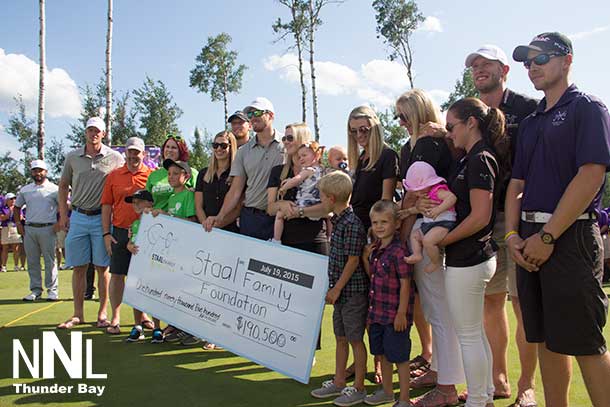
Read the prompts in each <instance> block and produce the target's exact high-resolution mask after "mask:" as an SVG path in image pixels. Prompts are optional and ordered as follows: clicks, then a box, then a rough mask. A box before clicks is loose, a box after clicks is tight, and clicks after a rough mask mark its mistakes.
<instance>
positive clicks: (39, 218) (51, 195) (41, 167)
mask: <svg viewBox="0 0 610 407" xmlns="http://www.w3.org/2000/svg"><path fill="white" fill-rule="evenodd" d="M30 170H31V172H30V173H31V175H32V178H33V179H34V182H32V183H31V184H27V185H26V186H24V187H23V188H21V190H20V191H19V193H18V194H17V201H16V202H15V206H14V207H13V213H14V214H15V219H19V217H20V213H21V208H22V207H23V206H24V205H25V206H27V208H28V210H27V214H26V218H25V226H24V225H23V224H22V223H21V222H16V224H17V230H18V231H19V234H20V235H21V236H23V244H24V247H25V254H26V256H27V259H28V273H29V275H30V294H28V295H26V296H25V297H23V300H24V301H35V300H37V299H39V298H40V297H41V295H42V292H43V289H42V270H41V267H40V256H42V258H43V259H44V277H45V279H44V280H45V281H44V282H45V287H47V301H57V300H58V299H59V294H58V292H57V286H58V283H57V266H56V265H55V241H56V234H55V228H56V224H57V190H58V187H57V185H55V184H54V183H52V182H51V181H49V180H48V179H47V164H46V163H45V162H44V161H42V160H34V161H32V163H31V165H30Z"/></svg>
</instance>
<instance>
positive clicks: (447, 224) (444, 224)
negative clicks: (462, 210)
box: [420, 220, 457, 236]
mask: <svg viewBox="0 0 610 407" xmlns="http://www.w3.org/2000/svg"><path fill="white" fill-rule="evenodd" d="M456 224H457V223H456V222H455V221H453V220H439V221H438V222H425V223H422V224H421V227H420V230H421V233H422V235H424V236H425V235H426V233H428V232H429V231H430V230H431V229H432V228H445V229H447V230H449V231H451V230H453V228H454V227H455V225H456Z"/></svg>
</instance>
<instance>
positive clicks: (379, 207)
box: [369, 199, 398, 220]
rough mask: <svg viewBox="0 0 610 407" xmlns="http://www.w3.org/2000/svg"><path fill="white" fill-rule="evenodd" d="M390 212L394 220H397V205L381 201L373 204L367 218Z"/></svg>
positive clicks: (385, 200)
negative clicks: (375, 214) (374, 214)
mask: <svg viewBox="0 0 610 407" xmlns="http://www.w3.org/2000/svg"><path fill="white" fill-rule="evenodd" d="M385 212H390V213H391V214H392V218H393V219H394V220H397V219H398V205H396V204H395V203H394V202H392V201H390V200H387V199H382V200H379V201H377V202H375V203H374V204H373V206H372V207H371V210H370V212H369V216H373V213H385Z"/></svg>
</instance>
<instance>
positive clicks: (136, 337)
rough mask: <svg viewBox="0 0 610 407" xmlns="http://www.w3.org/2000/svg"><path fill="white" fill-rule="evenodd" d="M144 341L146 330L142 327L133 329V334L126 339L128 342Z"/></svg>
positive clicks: (137, 326)
mask: <svg viewBox="0 0 610 407" xmlns="http://www.w3.org/2000/svg"><path fill="white" fill-rule="evenodd" d="M143 339H144V330H143V329H142V326H141V325H136V326H134V327H133V328H131V332H130V333H129V336H128V337H127V339H125V341H126V342H137V341H141V340H143Z"/></svg>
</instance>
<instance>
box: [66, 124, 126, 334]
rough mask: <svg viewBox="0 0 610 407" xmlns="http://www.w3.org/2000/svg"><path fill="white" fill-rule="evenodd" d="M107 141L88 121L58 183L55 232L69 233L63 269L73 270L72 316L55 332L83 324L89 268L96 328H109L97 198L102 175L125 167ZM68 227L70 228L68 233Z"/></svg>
mask: <svg viewBox="0 0 610 407" xmlns="http://www.w3.org/2000/svg"><path fill="white" fill-rule="evenodd" d="M105 136H106V125H105V124H104V120H102V119H101V118H100V117H92V118H90V119H89V120H87V125H86V127H85V138H86V143H85V146H84V147H79V148H77V149H76V150H74V151H71V152H69V153H68V154H67V155H66V161H65V162H64V169H63V172H62V174H61V179H60V180H59V227H61V228H62V229H64V230H67V231H68V235H67V236H66V265H67V266H69V267H74V272H73V274H72V293H73V295H74V313H73V314H72V316H71V317H70V318H69V319H68V320H66V321H65V322H63V323H61V324H59V325H58V326H57V328H59V329H71V328H72V327H74V326H75V325H79V324H83V323H84V322H85V315H84V310H83V305H84V301H85V279H86V278H85V277H86V276H85V275H86V272H87V268H88V267H89V263H93V265H94V266H95V269H96V270H97V273H98V292H99V299H100V306H99V309H98V313H97V326H98V327H100V328H102V327H106V326H108V324H109V323H108V320H107V317H106V308H107V307H108V281H109V279H110V275H109V273H108V266H109V265H110V256H108V253H106V248H105V246H104V238H103V236H102V235H103V231H102V209H101V207H100V205H101V204H100V199H101V197H102V189H103V188H104V182H105V181H106V176H107V175H108V174H109V173H110V172H111V171H112V170H114V169H116V168H118V167H120V166H122V165H123V163H124V160H123V157H122V156H121V155H120V154H119V153H117V152H116V151H114V150H112V149H111V148H110V147H108V146H105V145H104V144H102V140H103V139H104V137H105ZM70 187H72V200H71V202H72V215H71V216H70V218H68V193H69V191H70ZM68 223H69V225H70V227H69V228H68Z"/></svg>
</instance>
